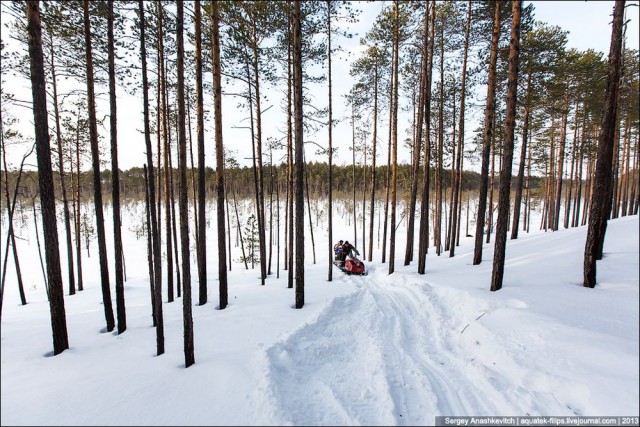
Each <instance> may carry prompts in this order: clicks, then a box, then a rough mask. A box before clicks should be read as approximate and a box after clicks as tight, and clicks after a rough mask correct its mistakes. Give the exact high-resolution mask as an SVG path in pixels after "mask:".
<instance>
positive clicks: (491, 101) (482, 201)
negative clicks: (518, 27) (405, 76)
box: [473, 0, 502, 265]
mask: <svg viewBox="0 0 640 427" xmlns="http://www.w3.org/2000/svg"><path fill="white" fill-rule="evenodd" d="M501 5H502V2H501V1H500V0H497V1H496V2H495V3H494V8H495V9H494V17H493V33H492V36H491V56H490V58H489V81H488V85H487V105H486V107H485V110H484V133H483V139H482V165H481V168H480V196H479V200H478V214H477V218H476V235H475V240H476V241H475V248H474V251H473V265H478V264H480V263H481V262H482V239H483V237H484V222H485V212H486V210H487V190H488V188H487V184H488V177H489V154H490V151H491V141H492V139H493V133H494V129H493V125H494V117H495V96H496V64H497V60H498V41H499V40H500V8H501Z"/></svg>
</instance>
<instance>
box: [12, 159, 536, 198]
mask: <svg viewBox="0 0 640 427" xmlns="http://www.w3.org/2000/svg"><path fill="white" fill-rule="evenodd" d="M411 172H412V171H411V166H410V165H408V164H402V165H398V193H399V194H401V195H407V196H408V194H409V192H410V185H411ZM172 173H173V182H174V186H175V187H176V188H177V185H176V184H177V182H178V170H177V169H176V168H174V169H173V170H172ZM419 173H420V175H422V169H421V170H420V172H419ZM435 173H436V172H435V169H432V171H431V174H432V175H431V176H432V177H433V176H435ZM163 174H164V170H160V174H159V175H160V179H161V180H163V179H164V178H163ZM187 174H188V181H189V192H190V195H191V192H192V191H193V182H195V180H196V179H197V171H196V170H192V169H189V170H188V171H187ZM286 174H287V165H286V164H284V163H283V164H279V165H273V167H271V166H270V165H268V164H267V165H265V166H264V179H265V193H266V194H270V192H271V191H272V190H271V189H272V188H273V192H275V191H276V187H275V185H276V183H279V185H280V187H279V191H280V194H281V197H283V198H284V197H286V193H285V191H286ZM354 174H355V187H356V193H357V194H359V195H361V194H362V192H363V191H364V190H367V191H369V189H370V188H371V167H367V168H366V171H365V168H364V167H363V166H361V165H360V166H356V167H355V168H353V167H352V166H335V165H334V166H333V192H334V196H335V197H351V195H352V194H353V185H354V184H353V183H354ZM54 175H55V174H54ZM69 175H70V174H67V176H69ZM101 176H102V185H103V193H104V195H105V196H106V197H107V198H108V195H109V194H111V171H110V170H104V171H102V172H101ZM305 176H306V179H307V180H308V188H309V192H310V194H311V196H312V197H326V196H327V194H328V183H329V167H328V165H327V164H326V163H317V162H311V163H308V164H307V165H306V168H305ZM16 177H17V172H16V171H9V172H8V179H9V188H14V186H15V179H16ZM3 178H4V177H3ZM58 178H59V177H58V176H57V175H56V176H55V178H54V180H55V182H56V183H57V184H58V186H59V183H60V180H59V179H58ZM72 178H73V179H66V182H67V184H68V185H69V184H70V183H71V182H75V181H76V177H75V175H73V177H72ZM513 178H514V179H515V177H513ZM92 180H93V172H92V170H88V171H85V172H81V173H80V180H79V182H80V193H81V195H86V197H90V195H91V194H93V181H92ZM386 180H387V166H386V165H385V166H379V167H376V191H384V190H385V188H386ZM205 181H206V195H207V198H214V197H215V170H214V169H212V168H210V167H207V168H205ZM225 181H226V188H227V191H228V192H229V193H230V194H231V193H235V195H236V197H237V198H240V199H242V198H251V197H255V186H254V185H253V184H252V183H253V182H254V171H253V168H252V167H247V166H245V167H235V168H229V169H225ZM161 182H162V181H161ZM431 182H432V183H433V182H434V180H433V179H432V180H431ZM450 182H451V170H445V172H444V173H443V187H444V188H449V187H450ZM544 182H545V180H544V178H540V177H533V176H532V177H531V184H530V185H531V189H532V191H533V192H534V194H536V193H537V191H536V190H538V189H543V188H544ZM498 184H499V178H498V176H497V174H496V177H495V179H494V188H496V189H497V188H498ZM272 185H273V187H272ZM120 186H121V191H122V194H121V197H122V199H123V200H124V201H126V200H134V201H138V200H144V189H145V182H144V170H143V168H141V167H134V168H131V169H128V170H125V171H121V173H120ZM160 188H162V186H160ZM479 188H480V174H479V173H477V172H473V171H464V172H463V178H462V191H472V192H474V191H477V190H478V189H479ZM56 190H57V191H59V190H60V189H59V187H58V188H57V189H56ZM161 191H162V190H161ZM37 193H38V173H37V171H24V172H23V177H22V179H21V182H20V189H19V192H18V194H19V195H20V196H21V197H23V198H33V197H35V196H37ZM378 194H379V195H383V194H384V193H380V192H378ZM56 196H57V197H58V198H60V195H59V194H56Z"/></svg>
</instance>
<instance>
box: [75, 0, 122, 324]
mask: <svg viewBox="0 0 640 427" xmlns="http://www.w3.org/2000/svg"><path fill="white" fill-rule="evenodd" d="M108 5H109V10H108V14H107V21H108V25H109V28H108V30H107V37H108V39H109V122H110V125H111V202H112V205H113V246H114V256H115V275H116V314H117V317H118V334H121V333H123V332H124V331H125V330H126V329H127V313H126V310H125V304H124V277H123V276H124V272H123V267H122V260H123V254H122V230H121V227H122V221H121V219H120V171H119V169H118V132H117V130H118V129H117V125H118V120H117V110H116V66H115V48H114V44H115V40H114V34H113V19H114V18H113V1H109V2H108ZM70 237H71V236H69V242H70V241H71V238H70Z"/></svg>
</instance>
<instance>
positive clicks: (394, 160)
mask: <svg viewBox="0 0 640 427" xmlns="http://www.w3.org/2000/svg"><path fill="white" fill-rule="evenodd" d="M399 8H400V5H399V4H398V0H395V29H394V43H395V49H394V55H393V79H394V80H395V85H394V86H393V123H394V125H393V149H392V151H391V236H390V237H389V274H393V272H394V269H395V255H396V204H397V197H398V195H397V194H398V191H397V186H398V63H399V55H398V51H399V44H400V40H399V36H398V32H399V28H398V27H399V25H400V23H399V16H400V10H399Z"/></svg>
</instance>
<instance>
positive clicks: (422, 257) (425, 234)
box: [418, 0, 436, 274]
mask: <svg viewBox="0 0 640 427" xmlns="http://www.w3.org/2000/svg"><path fill="white" fill-rule="evenodd" d="M426 2H427V0H425V7H427V5H426ZM435 4H436V2H435V0H432V1H431V17H430V19H431V22H430V29H429V64H428V69H427V77H426V83H427V84H426V89H425V91H426V94H425V100H424V106H423V108H424V117H425V122H426V131H425V141H424V156H423V157H424V159H423V167H422V169H423V176H422V197H421V199H420V240H419V242H418V274H424V273H425V268H426V260H427V252H428V250H429V186H430V178H431V173H430V170H429V169H430V162H431V73H432V71H433V35H434V27H435V25H434V23H435ZM425 43H426V40H425Z"/></svg>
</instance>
